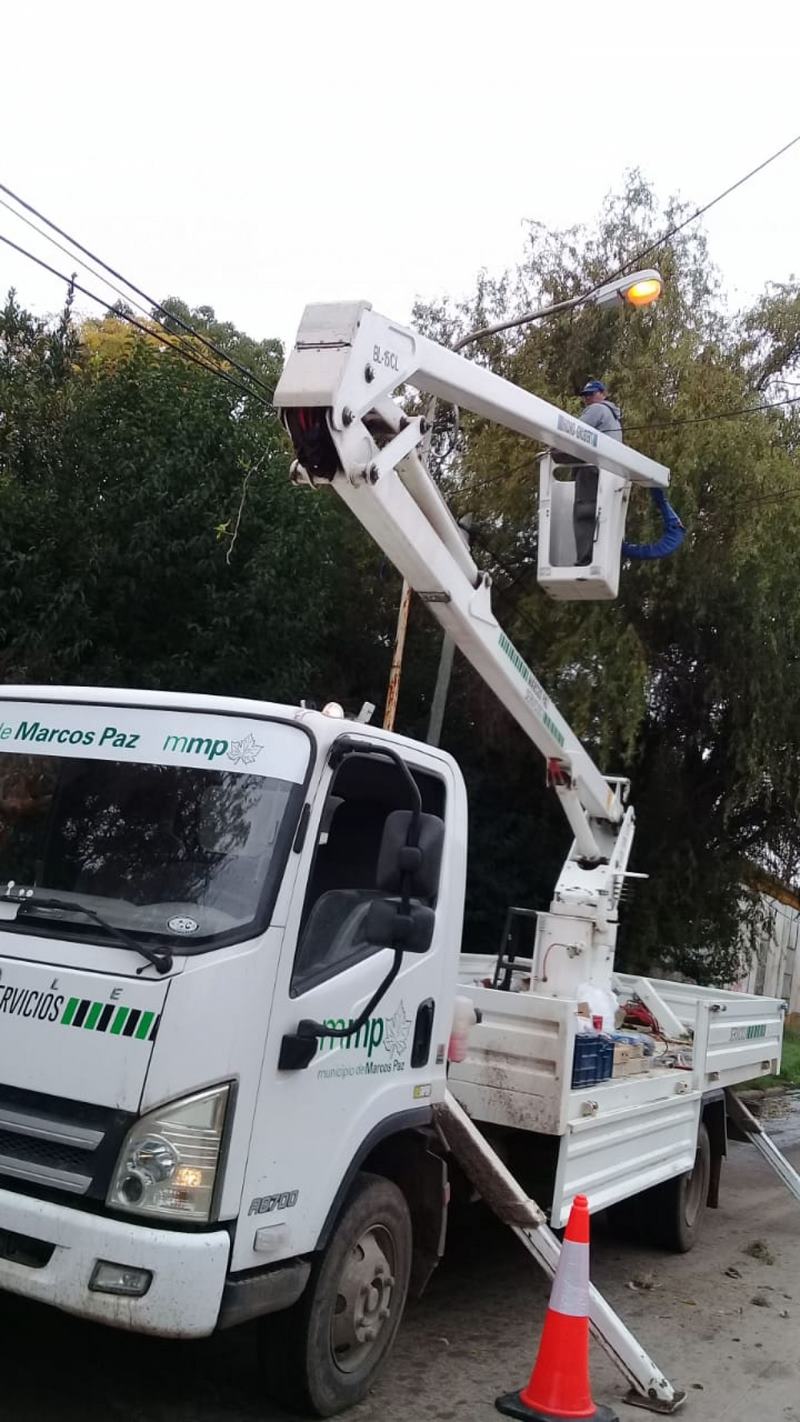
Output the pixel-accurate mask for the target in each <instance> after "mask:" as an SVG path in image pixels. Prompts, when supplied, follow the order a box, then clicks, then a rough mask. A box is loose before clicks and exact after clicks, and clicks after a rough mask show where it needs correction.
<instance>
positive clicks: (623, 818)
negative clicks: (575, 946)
mask: <svg viewBox="0 0 800 1422" xmlns="http://www.w3.org/2000/svg"><path fill="white" fill-rule="evenodd" d="M405 384H409V385H412V386H414V387H415V388H416V389H417V390H419V391H421V392H423V393H425V394H430V395H434V396H437V397H440V398H442V399H445V400H449V401H451V402H453V403H454V404H457V405H459V406H461V407H463V408H466V409H469V410H472V411H473V412H474V413H475V414H477V415H482V416H484V417H485V418H487V419H491V420H493V421H494V422H496V423H498V424H500V425H504V426H505V427H506V428H508V429H511V430H514V431H515V432H516V433H518V434H521V435H527V436H528V437H530V438H531V439H534V440H536V441H538V442H539V443H540V444H541V443H544V444H547V445H550V446H557V447H558V448H559V449H560V450H563V451H566V453H568V454H571V455H575V456H577V457H578V458H579V459H581V460H583V461H586V462H590V463H597V464H598V465H599V466H602V468H604V469H608V470H610V471H611V472H613V473H614V474H617V475H619V476H621V477H622V478H624V479H627V480H630V481H632V482H634V483H639V484H645V485H649V486H651V487H659V488H664V487H666V485H667V484H668V483H669V471H668V470H667V469H665V468H664V467H663V466H662V465H660V464H657V463H655V462H654V461H653V460H651V459H648V458H647V457H646V456H645V455H643V454H640V453H638V451H637V450H633V449H629V448H628V447H627V446H626V445H623V444H620V443H619V442H617V441H615V440H611V439H609V438H608V437H607V436H605V435H603V434H600V433H598V431H597V430H594V429H591V428H590V427H589V426H587V425H583V424H581V423H580V422H579V421H577V420H575V419H574V418H573V417H572V416H571V415H568V414H565V413H564V412H563V411H562V410H559V409H557V407H556V406H555V405H550V404H548V402H547V401H545V400H541V399H539V398H538V397H537V396H536V395H532V394H530V393H529V392H527V391H525V390H522V389H520V388H519V387H518V386H515V385H513V384H511V382H510V381H507V380H504V379H502V378H501V377H500V376H498V375H495V374H493V373H492V372H491V371H487V370H485V369H484V368H482V367H481V366H478V365H475V364H474V363H473V362H471V361H469V360H467V359H465V357H463V356H460V355H457V354H455V353H454V352H453V351H450V350H447V349H445V348H444V347H442V346H439V345H437V344H436V343H435V342H434V341H431V340H429V339H428V338H427V337H424V336H420V335H418V334H416V333H415V332H414V331H411V330H408V329H407V328H405V327H403V326H399V325H397V324H395V323H394V322H392V321H389V320H387V319H386V318H385V317H383V316H379V315H378V314H377V313H376V312H374V311H372V309H371V307H370V306H369V305H368V304H367V303H366V302H353V303H348V302H345V303H340V304H336V305H322V306H308V307H306V310H305V312H304V315H303V319H302V321H301V324H300V329H299V331H298V335H297V341H296V343H295V346H294V349H293V351H292V352H291V354H290V356H289V358H288V361H287V363H286V366H285V368H284V371H283V374H282V376H281V379H280V381H279V384H278V388H277V390H276V392H275V404H276V405H277V406H278V407H279V408H280V409H281V411H282V414H283V417H284V419H285V421H286V424H287V427H288V429H289V432H290V434H291V437H292V440H293V442H294V445H295V450H296V452H297V455H298V459H297V461H296V463H295V465H294V466H293V477H294V478H295V480H296V482H299V483H307V484H311V485H322V484H330V485H331V486H332V487H333V488H334V490H335V491H336V493H337V494H338V495H339V496H340V498H342V499H343V500H344V502H345V503H346V504H347V505H348V506H349V507H350V508H351V509H352V511H353V513H354V514H355V515H356V517H357V518H358V519H359V521H360V522H361V523H362V524H363V526H364V527H365V528H366V530H367V532H368V533H369V534H371V536H372V537H373V538H374V539H375V541H376V543H377V544H378V545H379V547H380V548H381V549H382V550H383V552H384V553H385V554H386V556H387V557H388V558H390V559H391V561H392V563H393V564H394V565H395V567H396V568H397V569H398V570H399V572H400V573H402V575H403V577H404V578H405V579H406V580H407V582H408V583H409V585H410V586H411V587H412V588H413V589H414V591H415V592H416V593H417V594H418V596H419V597H420V598H421V599H422V601H423V602H426V603H428V605H429V607H430V609H431V612H432V613H433V614H434V616H435V617H436V618H437V620H438V621H439V622H440V623H441V625H442V627H443V628H444V629H445V631H446V632H448V633H449V635H450V636H451V637H452V638H453V641H454V642H455V644H456V646H457V647H458V648H459V649H460V651H461V652H462V653H463V655H464V656H465V657H466V658H467V660H468V661H469V662H470V663H471V664H472V666H473V667H474V668H475V670H476V671H477V672H478V674H479V675H480V676H481V677H482V678H483V680H484V681H485V682H486V683H487V684H488V685H489V686H490V687H491V689H492V690H493V691H494V693H495V695H496V696H497V697H498V698H499V700H500V701H501V702H502V703H503V705H504V706H505V707H506V709H507V710H508V711H510V712H511V714H512V716H513V717H514V718H515V720H516V721H517V722H518V723H519V725H520V726H521V727H522V729H523V730H524V731H525V733H526V734H527V735H528V736H529V737H530V739H531V740H532V741H533V743H534V745H535V746H537V748H538V749H539V750H540V751H541V753H542V754H543V755H544V756H545V758H546V760H547V763H548V771H549V775H550V779H551V782H552V784H553V786H554V788H555V790H556V793H557V794H558V796H559V799H560V800H561V803H562V805H563V807H564V810H565V813H566V815H567V819H568V820H569V823H570V826H571V828H572V831H573V834H574V836H575V843H574V845H573V847H572V850H571V852H570V856H569V858H568V860H567V863H566V864H565V866H564V871H563V872H562V875H561V878H560V880H559V885H558V887H557V890H556V900H555V902H554V905H553V907H554V908H556V907H557V905H561V906H562V907H561V911H562V912H570V913H576V912H577V914H578V915H579V916H583V917H588V918H591V919H593V920H594V921H595V922H596V923H597V922H598V920H599V921H600V922H601V923H602V924H605V923H606V922H607V916H608V914H609V913H614V912H615V910H616V906H617V902H618V898H619V892H620V890H621V887H622V879H623V876H624V873H625V867H626V863H627V859H628V854H629V852H630V843H631V839H632V836H633V813H632V811H631V810H628V811H627V812H626V811H625V809H624V806H623V802H622V787H623V783H622V782H620V781H618V780H608V779H606V778H605V777H604V776H603V775H602V774H601V773H600V771H599V770H598V769H597V767H596V766H595V765H594V763H593V761H592V759H591V757H590V756H589V755H588V754H587V752H586V751H585V749H584V748H583V746H582V745H581V743H580V741H579V740H578V738H577V736H576V735H575V734H574V732H573V731H572V730H571V729H570V727H569V726H568V725H567V723H566V721H565V720H564V719H563V717H562V716H561V714H560V713H559V711H558V710H557V708H556V707H555V706H554V704H553V702H552V701H551V700H550V698H549V697H548V696H547V693H546V692H545V691H544V689H543V687H542V686H541V685H540V683H539V682H538V680H537V678H536V677H535V676H534V674H533V672H532V671H531V670H530V668H529V667H528V666H527V665H526V663H525V661H524V659H523V657H522V656H521V655H520V653H519V652H518V651H517V650H516V648H515V647H514V646H513V644H512V643H511V641H510V639H509V638H508V637H507V636H506V634H505V633H504V632H503V630H502V628H501V627H500V625H499V623H498V622H497V619H496V618H495V616H494V613H493V612H492V607H491V594H490V588H491V580H490V578H489V577H488V575H487V574H483V573H481V572H480V571H479V569H478V568H477V566H476V564H475V562H474V561H473V559H472V556H471V554H470V553H469V550H468V549H467V548H465V546H464V542H463V540H462V537H461V533H460V530H459V528H458V526H457V524H456V522H455V519H454V518H453V516H452V514H451V513H450V510H449V509H448V507H447V505H446V503H445V501H444V499H443V498H442V496H441V494H440V493H439V490H438V488H437V486H436V484H435V483H434V481H433V479H432V478H431V477H430V475H429V473H428V471H427V469H426V468H425V466H424V464H423V463H422V461H421V459H420V458H419V454H418V452H417V451H418V449H419V447H420V446H421V445H422V444H423V442H424V439H425V434H426V430H427V426H426V423H425V420H424V419H423V418H421V417H415V418H408V417H407V416H406V415H405V413H404V412H403V410H402V409H401V408H400V406H399V405H398V404H397V403H396V401H395V400H394V399H393V398H392V396H393V395H394V394H395V392H396V391H397V390H398V389H399V388H400V387H402V386H403V385H405Z"/></svg>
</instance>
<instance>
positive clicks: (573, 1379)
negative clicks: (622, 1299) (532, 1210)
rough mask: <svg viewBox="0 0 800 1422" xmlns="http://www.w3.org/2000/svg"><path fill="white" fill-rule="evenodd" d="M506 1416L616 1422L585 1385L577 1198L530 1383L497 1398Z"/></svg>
mask: <svg viewBox="0 0 800 1422" xmlns="http://www.w3.org/2000/svg"><path fill="white" fill-rule="evenodd" d="M495 1406H496V1408H497V1410H498V1412H503V1413H504V1414H505V1416H506V1417H517V1418H521V1419H523V1422H563V1419H564V1418H570V1417H572V1418H582V1419H584V1422H619V1419H618V1417H617V1416H616V1414H615V1413H613V1412H611V1411H610V1409H609V1408H608V1407H595V1404H594V1403H593V1401H592V1389H591V1384H590V1382H589V1201H588V1200H587V1198H586V1196H585V1195H576V1196H575V1199H574V1200H573V1202H572V1209H571V1211H570V1216H569V1223H568V1224H567V1231H566V1234H565V1235H564V1243H563V1244H562V1246H561V1257H560V1259H559V1261H558V1268H557V1270H556V1277H555V1279H554V1280H553V1288H552V1292H551V1294H550V1303H549V1306H548V1309H547V1316H546V1318H545V1321H544V1329H543V1331H542V1341H541V1343H540V1344H539V1352H538V1355H537V1358H536V1362H535V1364H534V1368H533V1372H532V1373H531V1380H530V1382H529V1383H528V1386H527V1387H526V1388H523V1390H522V1392H508V1393H506V1395H505V1396H504V1397H498V1399H497V1401H496V1403H495Z"/></svg>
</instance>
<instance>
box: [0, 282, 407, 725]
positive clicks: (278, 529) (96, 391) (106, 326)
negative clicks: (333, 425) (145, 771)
mask: <svg viewBox="0 0 800 1422" xmlns="http://www.w3.org/2000/svg"><path fill="white" fill-rule="evenodd" d="M191 314H192V316H193V317H194V316H195V314H196V313H191ZM212 316H213V313H210V315H209V316H208V323H209V324H211V317H212ZM231 332H232V328H228V327H223V328H219V327H216V328H215V339H218V338H219V336H220V334H221V335H222V338H223V340H225V341H227V342H228V343H229V344H230V345H231V346H233V347H234V348H235V349H236V350H237V351H238V352H239V353H240V354H241V353H242V351H243V347H245V346H246V343H245V341H244V339H243V338H240V337H239V336H238V333H233V334H231ZM259 353H260V354H259ZM247 354H248V355H249V358H250V361H251V365H253V366H255V365H256V364H257V365H258V368H259V373H261V374H262V375H263V377H264V378H265V379H268V378H274V377H275V375H276V370H277V366H278V364H279V351H278V348H277V347H276V346H275V344H274V343H265V344H264V345H263V346H261V347H257V346H256V343H255V342H251V343H250V346H249V348H247ZM256 355H258V360H257V361H256ZM0 408H1V409H2V410H3V418H2V421H1V422H0V480H1V481H2V498H3V518H2V521H1V522H0V606H1V607H2V609H3V613H2V618H0V666H1V667H2V673H3V677H4V679H5V680H6V681H7V682H9V681H28V682H36V681H43V682H57V681H64V682H73V683H74V682H78V683H80V682H82V683H84V684H97V685H109V684H111V685H123V686H125V685H133V686H136V685H139V686H147V687H171V688H174V689H177V690H180V689H183V688H187V689H188V688H192V689H195V690H203V691H209V692H225V693H227V694H239V695H254V696H261V697H265V698H267V699H273V700H284V701H286V700H288V701H291V702H297V701H298V700H299V699H300V697H301V696H303V695H305V696H308V697H310V698H312V699H318V700H325V699H328V698H329V697H330V696H331V695H333V694H336V695H337V696H339V697H342V698H344V699H345V700H353V699H357V698H358V697H360V695H361V692H362V684H361V683H362V679H363V681H366V682H367V683H369V682H370V677H371V674H372V675H373V676H374V681H375V683H376V684H379V683H380V680H381V675H382V672H383V663H384V656H383V653H382V649H381V648H380V645H379V643H378V637H377V634H376V633H375V630H374V627H373V624H372V622H371V611H372V609H373V607H374V606H375V603H374V601H373V602H371V603H369V604H365V606H364V610H363V614H362V615H361V617H360V621H357V620H356V619H355V618H352V617H348V615H347V612H348V610H350V609H351V608H352V606H353V597H354V589H353V586H352V582H351V579H350V576H349V569H350V565H351V564H352V563H353V562H354V560H355V559H356V558H357V557H358V556H363V551H364V550H363V543H364V540H363V538H362V537H361V535H360V532H359V530H358V528H357V527H355V526H354V525H352V523H351V521H350V520H349V519H348V518H347V516H346V515H345V512H344V510H340V509H339V508H338V506H337V504H336V502H335V500H334V499H332V498H326V497H324V496H315V495H313V494H311V495H308V496H303V495H301V494H298V493H297V492H296V491H295V490H294V489H293V488H292V486H291V485H290V483H289V479H288V458H289V457H288V450H287V447H286V443H285V440H284V436H283V433H282V431H281V430H280V428H279V426H278V423H277V421H276V419H275V417H274V415H273V414H272V412H271V411H270V410H267V409H265V408H264V406H263V405H262V404H260V403H259V402H258V401H256V400H251V399H240V398H239V397H238V396H237V394H236V392H235V391H232V390H230V388H229V387H227V386H225V385H224V384H223V383H222V382H220V381H218V380H216V379H214V378H213V377H212V376H211V375H206V374H204V373H203V372H202V371H200V370H197V368H196V367H194V366H192V365H189V364H186V363H185V362H183V361H182V360H180V359H179V358H178V357H177V356H175V355H174V354H173V353H172V352H171V351H169V350H167V349H166V348H164V347H163V346H160V345H159V343H158V342H157V340H148V339H147V338H146V337H144V336H142V335H140V334H138V333H136V332H132V331H131V330H130V328H128V327H127V326H125V325H123V324H122V323H121V322H119V321H117V320H114V319H110V320H107V321H104V322H102V323H99V325H98V324H97V323H88V325H87V326H86V327H85V328H84V329H83V331H80V330H78V329H76V328H75V326H74V325H73V324H72V322H71V320H70V317H69V313H68V312H66V313H65V315H64V318H63V320H62V321H61V322H60V324H59V325H58V326H57V327H56V328H55V329H53V330H51V329H50V328H49V327H48V326H47V325H46V324H45V323H43V322H41V321H37V320H36V319H34V318H33V317H31V316H29V315H27V314H26V313H25V312H23V311H21V310H20V308H19V307H18V305H17V304H16V302H15V301H14V300H11V301H9V303H8V305H7V307H6V309H5V311H4V312H3V313H2V315H1V316H0ZM248 474H249V478H248V477H247V476H248ZM245 480H247V486H246V489H245V490H244V492H245V496H246V498H245V504H244V508H243V510H242V517H241V521H240V528H239V532H238V535H237V538H236V542H235V545H234V546H233V547H231V540H232V534H233V529H234V527H235V524H236V519H237V514H238V512H239V506H240V501H241V499H242V493H243V488H244V485H245ZM220 529H222V530H223V534H222V536H220V532H219V531H220ZM331 609H334V610H335V616H334V618H333V620H332V619H331ZM371 633H372V635H370V634H371ZM373 647H374V648H375V652H374V654H372V653H371V649H372V648H373ZM371 660H372V663H373V664H374V670H373V667H372V666H371V665H370V662H371ZM359 704H360V703H359Z"/></svg>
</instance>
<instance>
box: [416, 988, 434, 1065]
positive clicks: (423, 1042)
mask: <svg viewBox="0 0 800 1422" xmlns="http://www.w3.org/2000/svg"><path fill="white" fill-rule="evenodd" d="M435 1011H436V1003H435V1002H434V1000H433V998H432V997H426V999H425V1001H424V1002H421V1003H420V1005H419V1007H418V1008H417V1020H416V1022H415V1023H414V1040H413V1042H412V1044H411V1065H412V1067H424V1066H427V1065H428V1058H429V1057H430V1054H431V1037H432V1035H433V1017H434V1013H435Z"/></svg>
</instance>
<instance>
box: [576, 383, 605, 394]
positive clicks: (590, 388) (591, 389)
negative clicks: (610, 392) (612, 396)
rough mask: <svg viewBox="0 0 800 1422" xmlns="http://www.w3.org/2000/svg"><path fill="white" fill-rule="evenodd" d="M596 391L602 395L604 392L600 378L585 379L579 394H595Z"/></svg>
mask: <svg viewBox="0 0 800 1422" xmlns="http://www.w3.org/2000/svg"><path fill="white" fill-rule="evenodd" d="M598 393H599V394H603V395H605V393H606V387H605V385H604V384H603V382H602V380H587V382H586V384H585V385H584V387H583V389H582V391H581V395H597V394H598Z"/></svg>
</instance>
